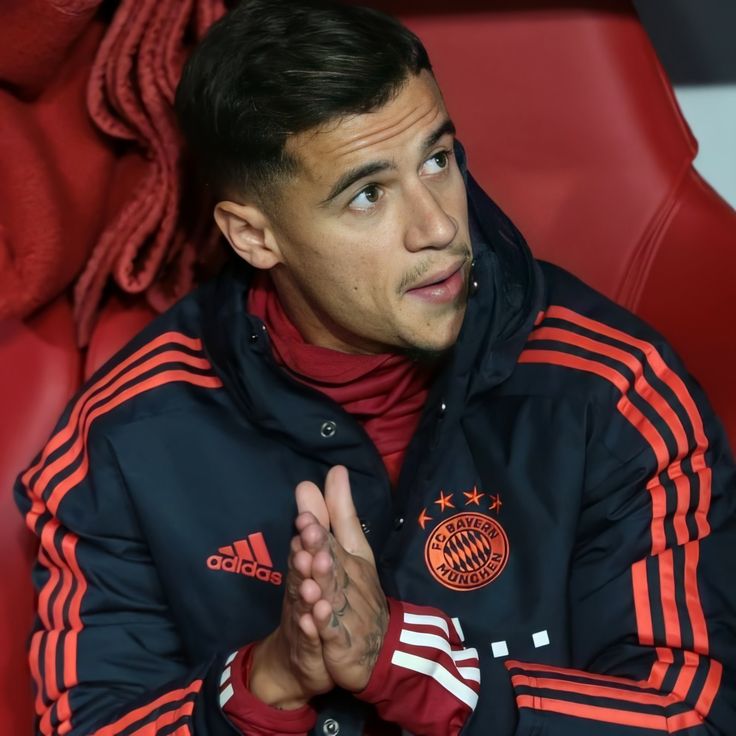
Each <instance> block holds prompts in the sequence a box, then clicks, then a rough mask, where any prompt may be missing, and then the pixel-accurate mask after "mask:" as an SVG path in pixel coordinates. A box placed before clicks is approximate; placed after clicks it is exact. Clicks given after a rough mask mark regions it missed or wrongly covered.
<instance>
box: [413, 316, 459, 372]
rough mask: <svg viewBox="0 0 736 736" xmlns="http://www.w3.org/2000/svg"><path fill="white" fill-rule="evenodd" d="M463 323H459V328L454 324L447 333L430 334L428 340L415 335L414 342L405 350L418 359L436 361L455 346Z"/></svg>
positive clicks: (420, 360)
mask: <svg viewBox="0 0 736 736" xmlns="http://www.w3.org/2000/svg"><path fill="white" fill-rule="evenodd" d="M461 324H462V323H461ZM461 324H458V325H457V328H455V327H454V326H453V329H450V330H448V331H447V332H446V333H445V334H440V335H438V334H437V333H435V334H433V335H431V336H429V335H428V336H427V338H426V340H422V339H421V338H418V336H415V337H414V340H412V344H411V345H409V346H408V347H406V348H405V349H404V352H405V353H406V355H408V356H410V357H411V358H412V359H414V360H416V361H419V362H422V363H424V362H434V361H436V360H438V359H439V358H441V357H442V356H443V355H446V354H447V353H448V352H449V351H450V350H451V349H452V348H453V346H454V345H455V343H456V342H457V338H458V335H459V334H460V327H461Z"/></svg>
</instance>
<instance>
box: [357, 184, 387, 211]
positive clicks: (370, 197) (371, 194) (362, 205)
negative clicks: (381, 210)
mask: <svg viewBox="0 0 736 736" xmlns="http://www.w3.org/2000/svg"><path fill="white" fill-rule="evenodd" d="M382 196H383V192H382V191H381V189H380V188H379V187H378V186H376V185H375V184H369V185H368V186H367V187H365V188H364V189H361V190H360V192H358V194H356V195H355V197H353V199H351V200H350V208H351V209H354V210H370V209H373V207H375V206H376V204H377V203H378V200H379V199H381V197H382Z"/></svg>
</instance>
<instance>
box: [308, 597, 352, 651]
mask: <svg viewBox="0 0 736 736" xmlns="http://www.w3.org/2000/svg"><path fill="white" fill-rule="evenodd" d="M312 619H313V620H314V623H315V625H316V627H317V631H318V632H319V638H320V639H321V640H322V641H323V642H324V643H325V644H336V643H344V644H347V645H348V646H349V642H348V641H347V639H348V634H347V631H346V630H345V628H344V627H343V626H342V624H341V623H340V618H339V617H338V616H337V614H336V613H335V612H334V611H333V610H332V606H331V605H330V603H329V602H328V601H326V600H324V598H323V599H321V600H319V601H317V603H315V604H314V608H312Z"/></svg>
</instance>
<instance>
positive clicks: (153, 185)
mask: <svg viewBox="0 0 736 736" xmlns="http://www.w3.org/2000/svg"><path fill="white" fill-rule="evenodd" d="M98 6H99V0H24V1H23V2H22V3H21V2H11V3H3V4H1V5H0V29H2V31H1V32H0V34H1V35H0V80H2V82H3V86H2V88H0V120H1V121H2V134H0V317H3V316H20V317H24V316H27V315H29V314H30V313H32V312H33V311H34V310H35V309H36V308H38V307H40V306H42V305H43V304H45V303H46V302H48V301H49V300H50V299H52V298H53V297H55V296H56V295H58V294H59V293H61V292H62V291H64V290H65V289H66V288H67V287H69V285H70V284H72V282H74V281H75V279H76V283H75V285H74V307H75V316H76V319H77V327H78V336H79V341H80V343H81V344H86V342H87V341H88V339H89V335H90V332H91V329H92V327H93V325H94V319H95V316H96V314H97V311H98V308H99V305H100V300H101V298H102V296H103V291H104V289H105V287H106V285H107V284H108V283H109V282H110V279H111V277H112V279H114V282H115V283H116V284H117V286H118V287H119V288H121V289H122V290H124V291H126V292H131V293H139V292H145V293H146V296H147V297H148V299H149V302H150V303H151V304H153V306H155V307H157V308H163V307H165V306H167V305H168V304H169V303H171V302H172V301H174V300H175V299H177V298H178V297H179V296H181V295H182V294H183V293H185V292H186V291H188V290H189V288H191V285H192V282H193V279H194V277H195V267H196V265H197V264H198V263H203V262H207V260H208V256H209V254H210V252H211V249H212V248H213V247H214V238H213V235H212V229H211V227H210V225H209V220H210V218H209V216H207V217H204V216H203V217H194V218H191V217H190V218H187V219H186V221H185V220H184V218H180V217H179V213H180V209H181V205H182V197H183V196H184V195H183V193H182V187H181V184H180V182H181V177H180V149H181V146H180V141H179V138H178V135H177V132H176V129H175V124H174V118H173V109H172V103H173V96H174V90H175V87H176V83H177V81H178V79H179V75H180V73H181V68H182V65H183V62H184V59H185V58H186V54H187V52H188V50H189V48H190V43H191V39H192V38H199V37H201V35H202V34H203V33H204V31H205V30H206V29H207V28H208V27H209V25H210V24H211V23H212V22H213V21H214V20H215V19H216V18H217V17H219V15H220V14H221V13H222V12H224V5H223V2H222V0H122V1H121V2H120V3H119V5H118V6H117V8H114V13H113V17H112V19H111V20H110V19H109V18H108V17H102V16H104V15H109V14H110V13H109V10H108V8H105V13H103V14H101V13H100V11H99V8H98ZM187 209H188V210H189V209H191V208H187ZM195 243H197V249H196V250H195V247H194V244H195ZM208 244H209V249H208Z"/></svg>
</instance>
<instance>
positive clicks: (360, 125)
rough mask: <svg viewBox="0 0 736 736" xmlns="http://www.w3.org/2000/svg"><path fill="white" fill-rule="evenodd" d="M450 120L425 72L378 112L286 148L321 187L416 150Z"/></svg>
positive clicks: (293, 139)
mask: <svg viewBox="0 0 736 736" xmlns="http://www.w3.org/2000/svg"><path fill="white" fill-rule="evenodd" d="M446 117H447V111H446V110H445V104H444V101H443V99H442V94H441V92H440V89H439V87H438V86H437V83H436V82H435V80H434V77H433V76H432V75H431V74H430V73H429V72H427V71H422V72H421V73H420V74H419V75H416V76H411V77H410V78H409V79H408V81H407V82H406V83H405V84H404V85H403V87H401V89H400V90H399V92H398V94H397V95H396V96H395V97H393V98H392V99H391V100H389V102H387V103H386V104H385V105H384V106H383V107H380V108H379V109H378V110H375V111H373V112H369V113H363V114H360V115H351V116H348V117H345V118H341V119H340V120H338V121H336V122H332V123H330V124H328V125H326V126H324V127H323V128H320V129H318V130H312V131H306V132H304V133H300V134H298V135H295V136H292V137H291V138H290V139H289V141H288V142H287V145H286V148H287V150H288V151H290V152H292V153H294V154H295V155H296V156H297V158H298V159H299V161H300V163H301V164H302V167H303V169H304V173H305V174H306V175H307V176H308V178H310V179H311V180H312V181H313V182H314V183H322V182H323V181H324V180H328V179H329V180H331V179H332V178H334V177H335V176H337V175H339V174H340V172H341V171H343V170H345V169H347V168H348V167H351V166H355V165H356V164H359V163H363V162H365V161H368V160H373V159H386V158H396V157H398V156H399V155H400V153H401V152H402V151H406V152H408V153H410V152H412V151H414V150H416V149H418V148H419V147H420V145H421V143H422V141H423V140H424V138H425V136H426V135H427V133H429V132H431V131H432V130H434V129H435V128H436V126H437V125H438V124H439V123H440V122H441V121H442V120H443V119H445V118H446Z"/></svg>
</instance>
